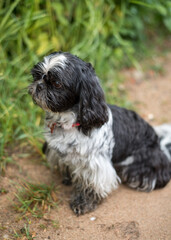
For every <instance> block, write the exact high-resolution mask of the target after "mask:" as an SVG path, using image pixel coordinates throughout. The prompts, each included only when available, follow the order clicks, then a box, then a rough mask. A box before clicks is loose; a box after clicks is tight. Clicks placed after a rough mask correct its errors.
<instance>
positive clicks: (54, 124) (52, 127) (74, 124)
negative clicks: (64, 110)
mask: <svg viewBox="0 0 171 240" xmlns="http://www.w3.org/2000/svg"><path fill="white" fill-rule="evenodd" d="M78 126H80V123H73V124H72V127H78ZM48 127H49V128H50V131H51V133H53V131H54V128H55V127H56V123H53V124H52V125H51V127H50V125H48Z"/></svg>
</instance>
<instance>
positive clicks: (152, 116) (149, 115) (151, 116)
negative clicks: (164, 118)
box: [148, 113, 154, 121]
mask: <svg viewBox="0 0 171 240" xmlns="http://www.w3.org/2000/svg"><path fill="white" fill-rule="evenodd" d="M148 119H149V120H151V121H152V120H153V119H154V115H153V114H152V113H149V114H148Z"/></svg>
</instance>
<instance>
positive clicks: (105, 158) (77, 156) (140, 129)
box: [29, 52, 171, 215]
mask: <svg viewBox="0 0 171 240" xmlns="http://www.w3.org/2000/svg"><path fill="white" fill-rule="evenodd" d="M32 75H33V79H34V81H33V83H32V84H31V85H30V86H29V93H30V94H31V95H32V98H33V100H34V102H35V103H36V104H38V105H39V106H40V107H41V108H42V109H44V110H45V112H46V118H45V139H46V143H45V144H44V147H43V151H44V153H45V154H46V156H47V159H48V161H49V163H50V164H51V166H52V169H53V168H58V169H60V171H61V173H62V175H63V176H64V180H63V183H64V184H67V185H69V184H71V183H72V184H73V187H74V190H73V194H72V197H71V202H70V206H71V208H72V210H73V211H74V212H75V213H76V214H77V215H80V214H84V213H86V212H89V211H91V210H93V209H95V208H96V206H97V204H98V203H100V202H101V200H102V199H103V198H105V197H106V196H107V195H108V194H109V193H110V192H111V191H112V190H113V189H116V188H117V186H118V184H119V183H120V182H121V181H122V182H123V183H126V184H127V185H128V186H130V187H131V188H135V189H138V190H141V191H152V190H153V189H156V188H161V187H164V186H165V185H166V184H167V183H168V182H169V180H170V177H171V125H163V126H159V127H156V128H155V129H153V128H152V127H151V126H150V125H149V124H148V123H147V122H145V121H144V120H143V119H142V118H141V117H140V116H138V115H137V114H136V113H135V112H133V111H130V110H126V109H124V108H119V107H117V106H111V105H107V104H106V102H105V99H104V93H103V90H102V89H101V87H100V84H99V79H98V77H97V76H96V74H95V71H94V69H93V67H92V66H91V64H90V63H86V62H84V61H82V60H81V59H79V58H78V57H76V56H73V55H72V54H70V53H62V52H58V53H53V54H50V55H49V56H47V57H45V58H44V60H43V61H42V62H40V63H38V64H36V65H35V66H34V67H33V69H32Z"/></svg>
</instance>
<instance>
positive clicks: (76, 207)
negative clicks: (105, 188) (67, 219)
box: [70, 200, 96, 216]
mask: <svg viewBox="0 0 171 240" xmlns="http://www.w3.org/2000/svg"><path fill="white" fill-rule="evenodd" d="M70 206H71V209H72V210H73V212H74V213H75V214H76V215H77V216H80V215H83V214H85V213H87V212H90V211H93V210H94V209H95V208H96V204H94V203H87V202H85V201H83V202H78V201H77V200H75V201H71V203H70Z"/></svg>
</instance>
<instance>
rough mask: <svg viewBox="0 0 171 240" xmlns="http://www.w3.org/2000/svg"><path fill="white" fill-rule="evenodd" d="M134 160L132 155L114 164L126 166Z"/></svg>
mask: <svg viewBox="0 0 171 240" xmlns="http://www.w3.org/2000/svg"><path fill="white" fill-rule="evenodd" d="M133 162H134V158H133V157H132V156H130V157H127V158H126V159H125V160H124V161H123V162H121V163H118V164H116V165H119V166H127V165H130V164H132V163H133Z"/></svg>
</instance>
